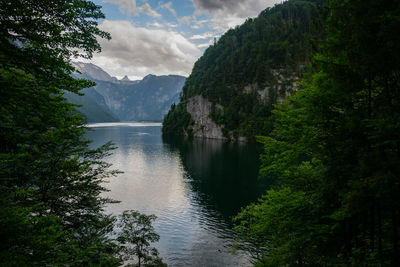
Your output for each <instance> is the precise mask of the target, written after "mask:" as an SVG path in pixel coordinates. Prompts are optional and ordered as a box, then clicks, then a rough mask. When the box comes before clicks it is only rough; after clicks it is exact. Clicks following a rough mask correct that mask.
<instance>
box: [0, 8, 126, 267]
mask: <svg viewBox="0 0 400 267" xmlns="http://www.w3.org/2000/svg"><path fill="white" fill-rule="evenodd" d="M103 17H104V15H103V14H102V13H101V11H100V7H99V6H96V5H95V4H93V3H92V2H90V1H85V0H67V1H57V0H50V1H48V0H46V1H44V0H32V1H23V0H4V1H1V2H0V46H1V51H0V95H1V98H0V129H1V130H0V202H1V209H0V236H1V240H2V242H1V248H0V263H1V265H3V266H26V265H40V266H44V265H87V264H89V263H90V264H95V265H102V264H104V265H107V266H113V265H118V264H119V262H120V259H119V258H118V257H116V256H115V255H116V252H117V250H118V247H117V246H116V245H115V243H114V242H113V241H112V240H111V239H110V238H109V237H108V236H109V234H108V233H109V232H110V231H111V230H112V226H113V221H114V219H113V218H111V217H109V216H106V215H104V214H103V213H102V209H103V206H104V204H106V203H110V202H112V200H110V199H107V198H104V197H102V196H101V193H102V192H104V191H105V188H104V187H103V181H104V180H105V179H107V178H109V177H112V176H113V175H115V174H116V173H117V172H116V171H113V170H111V169H110V165H109V164H108V163H106V162H104V161H103V160H102V159H103V158H104V157H105V156H106V155H108V154H109V153H110V149H112V145H111V144H105V145H104V146H102V147H100V148H98V149H89V146H88V141H86V140H85V139H84V137H83V134H84V132H85V130H86V129H85V127H84V125H83V118H82V117H81V116H79V115H77V114H75V115H73V111H74V106H73V105H71V104H68V103H67V102H66V101H65V100H64V98H63V92H64V91H69V92H74V93H79V91H80V90H81V89H82V88H85V87H90V86H92V85H93V83H92V82H90V81H87V80H83V79H74V78H73V77H71V73H72V71H74V68H73V67H72V66H71V65H70V60H71V59H72V57H76V56H81V57H86V58H90V57H91V56H92V54H93V53H94V52H97V51H100V45H99V43H98V42H97V38H110V36H109V34H108V33H106V32H103V31H101V30H99V29H98V28H97V19H99V18H103Z"/></svg>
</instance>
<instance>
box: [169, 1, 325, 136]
mask: <svg viewBox="0 0 400 267" xmlns="http://www.w3.org/2000/svg"><path fill="white" fill-rule="evenodd" d="M322 2H324V1H296V0H291V1H286V2H284V3H283V4H279V5H276V6H275V7H273V8H267V9H266V10H264V11H262V12H261V14H260V15H259V16H258V17H257V18H255V19H248V20H247V21H246V22H245V23H244V24H243V25H241V26H238V27H236V28H235V29H231V30H229V31H228V32H226V33H225V34H224V35H223V36H222V37H221V38H220V39H219V40H218V42H217V43H216V44H214V45H212V46H210V47H209V48H208V49H207V50H206V51H205V53H204V55H203V56H202V57H201V58H200V59H199V60H198V61H197V62H196V63H195V65H194V68H193V71H192V73H191V74H190V76H189V77H188V79H187V81H186V83H185V85H184V87H183V95H182V97H181V103H180V104H179V105H178V106H177V107H175V106H173V107H172V109H171V111H170V112H169V114H168V115H167V116H166V117H165V120H164V124H163V133H164V134H165V135H169V134H174V135H176V134H177V135H184V134H185V135H195V136H199V137H201V136H202V135H203V136H204V135H206V134H202V133H201V131H203V128H204V127H208V125H201V123H200V122H198V121H196V119H195V118H193V117H195V116H196V114H193V112H192V114H188V112H187V111H188V109H190V107H188V105H189V106H190V105H191V100H192V99H193V97H195V96H198V95H201V96H202V97H203V98H205V99H206V100H207V101H209V102H211V105H210V106H211V108H210V110H209V114H206V115H205V116H204V117H210V118H211V119H212V121H213V122H214V123H216V126H214V127H220V128H221V130H222V133H223V136H224V137H225V138H237V137H239V136H244V137H247V138H248V139H254V137H255V136H256V135H257V134H262V133H267V132H268V131H269V130H270V128H271V122H270V121H269V120H268V119H266V118H267V117H268V116H270V115H271V110H272V105H273V104H275V103H276V102H277V101H278V99H280V98H283V97H285V96H286V95H290V94H292V93H293V92H294V91H295V90H297V88H298V85H297V84H296V82H297V81H299V79H300V78H301V77H302V74H303V73H304V71H305V70H307V68H308V66H309V62H310V59H311V57H312V54H313V46H315V45H317V43H318V42H317V41H318V40H320V39H321V38H322V37H323V33H322V32H323V31H322V27H321V24H320V23H321V12H322V8H321V3H322ZM189 113H190V112H189ZM212 127H213V126H211V128H212ZM221 137H222V136H221Z"/></svg>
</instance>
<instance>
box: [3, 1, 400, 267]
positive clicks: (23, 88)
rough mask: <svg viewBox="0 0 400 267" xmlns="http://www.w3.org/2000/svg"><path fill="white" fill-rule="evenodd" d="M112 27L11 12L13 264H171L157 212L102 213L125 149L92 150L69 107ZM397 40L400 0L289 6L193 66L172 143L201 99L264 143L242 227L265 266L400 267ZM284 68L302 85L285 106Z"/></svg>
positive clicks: (86, 8)
mask: <svg viewBox="0 0 400 267" xmlns="http://www.w3.org/2000/svg"><path fill="white" fill-rule="evenodd" d="M103 18H104V14H103V13H102V12H101V10H100V7H99V6H97V5H95V4H94V3H92V2H90V1H85V0H66V1H59V0H32V1H24V0H3V1H1V2H0V45H1V51H0V90H1V91H0V94H1V98H0V203H1V206H0V239H1V244H0V265H1V266H120V265H122V264H123V263H124V261H130V260H132V259H135V260H136V259H137V260H138V265H139V266H141V264H142V265H146V266H165V263H163V261H162V260H161V258H160V257H159V256H158V252H157V250H156V249H155V248H153V247H151V244H152V243H153V242H156V241H158V240H159V235H158V234H157V233H155V230H154V228H153V227H152V226H151V224H152V222H153V221H154V220H155V216H152V215H149V216H147V215H144V214H140V213H139V212H137V211H132V210H131V211H125V212H123V213H122V214H121V215H119V216H112V215H106V214H105V212H104V207H105V205H107V204H111V203H115V202H116V201H115V200H113V199H110V198H107V197H104V194H103V193H104V192H106V191H107V189H106V188H105V186H104V183H105V182H106V181H107V180H108V179H110V178H113V177H115V176H116V175H117V174H118V173H119V171H118V170H115V169H113V167H112V166H111V165H110V164H109V163H107V162H106V161H105V158H106V157H107V156H108V155H109V154H110V153H112V151H113V148H114V147H113V145H112V144H111V143H106V144H104V145H103V146H101V147H99V148H97V149H92V148H90V146H89V141H88V140H86V139H85V138H84V134H85V131H86V130H87V129H86V127H85V124H84V118H83V117H82V116H81V115H79V114H78V113H76V112H75V109H76V105H73V104H70V103H68V102H67V101H66V100H65V98H64V96H63V95H64V92H65V91H67V92H73V93H77V94H79V93H80V91H81V90H82V89H83V88H88V87H91V86H93V85H94V83H93V82H90V81H88V80H85V79H76V78H74V77H73V76H72V75H71V74H72V73H73V72H74V71H75V69H74V67H73V66H72V65H71V60H72V59H73V58H76V57H83V58H87V59H90V58H91V57H92V56H93V53H95V52H98V51H101V47H100V45H99V42H98V40H99V38H104V39H110V37H111V36H110V34H109V33H107V32H104V31H102V30H100V29H99V28H98V22H97V21H98V19H103ZM399 29H400V2H399V1H398V0H380V1H376V0H375V1H372V0H363V1H362V0H335V1H322V0H321V1H298V0H288V1H286V2H283V3H282V4H279V5H276V6H275V7H273V8H267V9H266V10H264V11H262V12H261V14H260V16H259V17H258V18H256V19H249V20H247V21H246V22H245V23H244V24H243V25H242V26H239V27H237V28H235V29H232V30H230V31H228V32H227V33H226V34H225V35H223V36H222V37H221V39H220V40H219V41H218V42H217V43H216V44H215V45H213V46H211V47H209V48H208V49H207V50H206V52H205V53H204V55H203V57H201V58H200V59H199V60H198V61H197V62H196V64H195V66H194V69H193V72H192V74H191V75H190V77H189V78H188V79H187V81H186V83H185V86H184V89H183V94H182V97H181V103H180V104H178V105H173V106H172V108H171V111H170V112H169V114H167V115H166V117H165V120H164V127H163V133H164V134H165V135H169V134H172V133H174V134H176V135H179V136H181V137H182V138H183V137H184V136H190V135H191V132H190V125H191V124H192V123H193V121H192V119H191V117H190V114H188V112H187V111H186V110H185V101H186V100H187V98H189V97H190V96H193V95H195V94H201V95H203V96H204V97H206V98H207V99H209V100H210V101H211V102H213V103H214V104H217V103H218V104H223V106H224V109H223V112H222V113H220V112H218V111H217V110H214V112H213V113H212V115H211V116H212V117H213V119H214V120H215V121H216V122H217V123H219V124H220V125H224V127H225V131H224V132H225V133H226V134H230V133H231V132H232V133H233V135H237V136H240V135H244V136H247V137H249V140H256V141H257V142H259V143H261V144H262V146H263V152H262V154H261V155H260V158H261V162H262V164H261V168H260V176H261V177H267V179H268V180H269V181H270V185H269V187H268V188H266V192H265V194H264V196H262V197H261V198H260V199H259V200H258V202H256V203H253V204H250V205H249V206H247V207H245V208H244V209H242V211H241V212H240V213H239V214H238V215H236V216H235V218H234V222H235V225H236V226H235V230H236V232H237V233H238V240H237V241H238V242H237V246H238V248H240V249H242V250H246V251H248V252H249V253H250V255H251V256H252V263H253V264H254V265H255V266H297V265H298V266H305V265H308V266H334V265H335V266H399V265H400V259H399V257H400V253H399V230H400V229H399V228H400V123H399V122H400V52H399V51H400V35H399ZM282 69H283V70H284V71H287V72H288V73H289V74H290V75H292V74H293V73H295V74H297V78H298V79H297V80H298V85H299V89H298V90H297V89H296V90H292V91H291V92H290V94H289V96H288V97H287V98H285V99H282V98H281V97H279V96H280V95H281V93H280V92H279V90H278V89H279V88H281V87H277V86H275V87H274V84H275V85H276V82H277V81H276V80H275V79H274V78H273V77H272V76H274V75H273V74H274V71H276V70H282ZM290 75H289V76H290ZM248 84H255V85H256V88H257V89H256V91H255V92H253V93H246V92H243V91H242V88H243V86H246V85H248ZM265 86H269V87H270V88H273V89H271V92H270V94H269V96H270V98H269V102H267V103H264V102H260V99H259V97H258V96H257V92H258V91H257V90H259V89H263V88H264V87H265ZM287 86H289V85H287ZM290 89H291V88H286V89H285V90H290ZM292 89H293V88H292ZM284 94H286V93H285V92H284ZM115 228H118V229H119V231H118V232H116V231H115Z"/></svg>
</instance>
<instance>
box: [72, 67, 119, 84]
mask: <svg viewBox="0 0 400 267" xmlns="http://www.w3.org/2000/svg"><path fill="white" fill-rule="evenodd" d="M72 65H73V66H74V67H75V68H76V69H77V70H78V71H79V72H81V73H82V74H85V75H87V76H89V77H90V78H93V79H95V80H99V81H106V82H115V81H117V78H115V77H112V76H111V75H110V74H108V73H107V72H105V71H104V70H103V69H102V68H100V67H99V66H96V65H94V64H92V63H84V62H72Z"/></svg>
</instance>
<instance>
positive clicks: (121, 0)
mask: <svg viewBox="0 0 400 267" xmlns="http://www.w3.org/2000/svg"><path fill="white" fill-rule="evenodd" d="M104 2H108V3H112V4H116V5H119V11H120V12H121V13H123V14H126V15H136V16H137V15H138V12H137V9H136V0H104Z"/></svg>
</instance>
